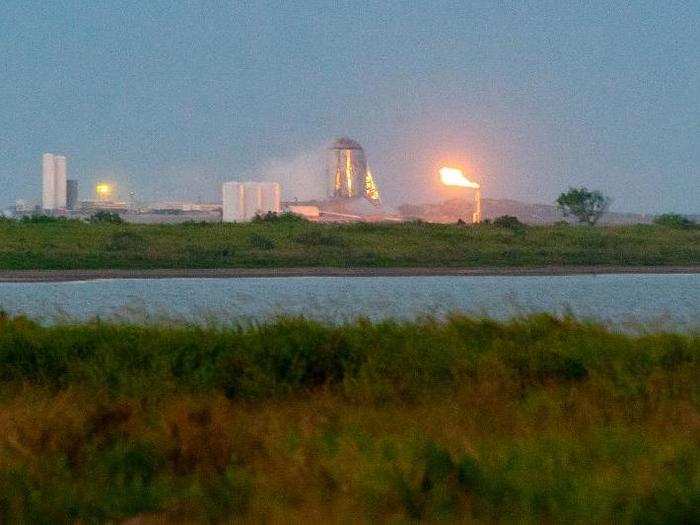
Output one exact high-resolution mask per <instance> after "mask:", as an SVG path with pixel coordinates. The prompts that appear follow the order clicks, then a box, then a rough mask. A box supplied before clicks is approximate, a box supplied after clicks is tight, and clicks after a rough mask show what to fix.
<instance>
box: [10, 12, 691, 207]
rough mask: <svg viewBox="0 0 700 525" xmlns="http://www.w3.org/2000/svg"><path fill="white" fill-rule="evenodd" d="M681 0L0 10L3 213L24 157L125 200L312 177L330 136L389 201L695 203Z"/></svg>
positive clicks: (200, 196)
mask: <svg viewBox="0 0 700 525" xmlns="http://www.w3.org/2000/svg"><path fill="white" fill-rule="evenodd" d="M699 27H700V9H699V8H698V3H697V1H687V2H676V1H664V2H659V1H647V0H634V1H629V2H622V1H619V2H610V1H608V2H595V1H593V2H578V1H574V2H567V1H536V2H527V1H520V2H497V1H495V0H492V1H486V2H468V1H454V2H446V1H440V0H433V1H429V2H428V1H425V2H403V1H400V2H399V1H391V0H384V1H377V2H362V1H352V2H350V1H346V2H343V1H333V2H329V1H326V2H319V1H311V0H305V1H303V2H268V1H261V0H258V1H254V2H243V1H237V2H233V1H207V2H204V1H202V2H195V1H176V0H170V1H160V0H149V1H147V2H144V1H129V2H126V1H121V2H120V1H109V2H107V1H94V2H93V1H70V0H65V1H62V2H59V1H51V0H42V1H41V2H26V1H24V0H22V1H17V0H4V1H3V2H1V3H0V206H3V205H9V204H11V203H14V201H15V199H17V198H22V199H25V200H29V201H32V200H33V201H37V202H38V200H39V198H40V188H41V179H40V169H41V154H42V153H43V152H46V151H48V152H54V153H60V154H65V155H66V156H67V157H68V163H69V166H68V169H69V177H70V178H76V179H78V180H79V182H80V185H81V198H90V197H91V195H90V190H91V188H92V187H93V186H94V184H95V183H96V182H97V181H100V180H108V181H112V182H115V183H117V184H118V186H119V188H120V192H121V195H122V197H124V196H125V195H126V193H127V192H134V193H135V194H136V198H137V200H155V199H158V200H204V201H215V200H217V199H219V195H220V185H221V183H222V182H224V181H227V180H270V179H276V178H279V179H280V180H281V181H282V183H283V185H284V194H285V195H286V196H287V197H291V196H296V197H299V198H306V197H308V196H313V195H309V193H314V192H318V191H320V192H323V188H322V182H321V180H317V177H319V174H320V172H321V170H320V168H319V163H320V164H322V163H323V158H324V155H323V151H324V148H325V147H326V146H327V145H328V144H329V143H330V141H331V140H332V139H333V138H334V137H337V136H343V135H345V136H350V137H352V138H355V139H356V140H358V141H359V142H360V143H361V144H362V145H363V146H364V148H365V152H366V154H367V157H368V159H369V163H370V166H371V168H372V172H373V175H374V176H375V178H376V180H377V183H378V184H379V189H380V190H381V191H382V194H383V199H384V201H385V202H387V203H388V204H390V205H398V204H401V203H404V202H426V201H434V200H436V199H438V198H439V197H440V196H441V193H440V191H439V187H438V184H437V169H438V168H439V167H440V166H441V165H443V164H450V165H455V166H458V167H462V168H464V169H465V171H466V172H467V173H468V174H469V176H470V177H471V178H473V179H474V180H476V181H478V182H480V183H481V184H482V187H483V192H484V197H493V198H510V199H517V200H522V201H526V202H542V203H552V202H553V201H554V200H555V199H556V197H557V196H558V195H559V193H561V192H562V191H564V190H566V189H567V188H568V187H570V186H581V185H583V186H587V187H589V188H591V189H599V190H601V191H603V192H604V193H605V194H607V195H609V196H610V197H611V198H612V199H613V206H612V208H613V209H614V210H618V211H637V212H645V213H659V212H669V211H676V212H681V213H692V212H699V211H700V170H699V166H700V129H699V128H700V82H699V80H700V51H699V49H700V47H699V46H698V42H700V30H699V29H698V28H699Z"/></svg>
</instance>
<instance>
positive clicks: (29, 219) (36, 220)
mask: <svg viewBox="0 0 700 525" xmlns="http://www.w3.org/2000/svg"><path fill="white" fill-rule="evenodd" d="M68 221H76V222H77V220H76V219H69V218H68V217H53V216H51V215H41V214H32V215H25V216H24V217H22V219H21V220H20V222H22V223H24V224H56V223H62V222H63V223H65V222H68Z"/></svg>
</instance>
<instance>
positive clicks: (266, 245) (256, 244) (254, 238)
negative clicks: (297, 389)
mask: <svg viewBox="0 0 700 525" xmlns="http://www.w3.org/2000/svg"><path fill="white" fill-rule="evenodd" d="M248 246H250V247H251V248H257V249H259V250H272V249H274V248H275V241H273V240H272V239H270V238H269V237H265V236H264V235H260V234H259V233H251V234H250V235H248Z"/></svg>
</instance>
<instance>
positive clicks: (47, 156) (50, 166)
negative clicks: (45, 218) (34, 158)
mask: <svg viewBox="0 0 700 525" xmlns="http://www.w3.org/2000/svg"><path fill="white" fill-rule="evenodd" d="M41 183H42V194H41V206H42V208H43V209H45V210H53V209H54V208H55V207H56V204H55V203H56V163H55V161H54V156H53V155H52V154H51V153H44V155H43V157H42V158H41Z"/></svg>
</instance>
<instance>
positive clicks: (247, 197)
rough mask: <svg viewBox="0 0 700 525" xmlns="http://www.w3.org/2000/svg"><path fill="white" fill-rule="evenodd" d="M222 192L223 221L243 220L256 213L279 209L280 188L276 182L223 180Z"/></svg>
mask: <svg viewBox="0 0 700 525" xmlns="http://www.w3.org/2000/svg"><path fill="white" fill-rule="evenodd" d="M222 194H223V215H222V218H223V221H224V222H244V221H249V220H251V219H253V218H254V217H255V215H256V214H261V215H262V214H265V213H267V212H274V213H279V212H280V211H281V206H280V196H281V190H280V185H279V184H278V183H276V182H236V181H232V182H225V183H224V185H223V188H222Z"/></svg>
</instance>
